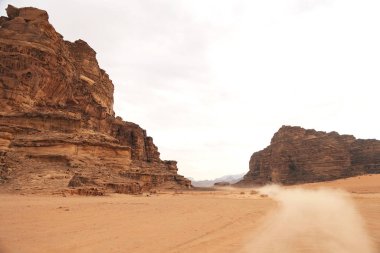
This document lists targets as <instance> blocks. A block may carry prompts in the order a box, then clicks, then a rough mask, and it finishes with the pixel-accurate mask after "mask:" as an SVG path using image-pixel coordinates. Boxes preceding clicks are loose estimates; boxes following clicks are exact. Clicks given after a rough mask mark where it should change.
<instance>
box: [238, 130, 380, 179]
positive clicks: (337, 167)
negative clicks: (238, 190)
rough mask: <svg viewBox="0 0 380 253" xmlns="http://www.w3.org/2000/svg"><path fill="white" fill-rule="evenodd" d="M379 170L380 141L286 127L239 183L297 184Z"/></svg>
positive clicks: (252, 161) (254, 159) (253, 160)
mask: <svg viewBox="0 0 380 253" xmlns="http://www.w3.org/2000/svg"><path fill="white" fill-rule="evenodd" d="M366 173H380V141H377V140H360V139H356V138H355V137H354V136H352V135H339V134H338V133H336V132H331V133H326V132H320V131H315V130H307V129H303V128H301V127H291V126H283V127H281V128H280V130H279V131H278V132H277V133H275V134H274V136H273V138H272V140H271V144H270V145H269V146H268V147H267V148H265V149H264V150H261V151H259V152H256V153H254V154H253V155H252V157H251V159H250V162H249V172H248V173H247V174H246V175H245V176H244V178H243V180H241V181H240V182H239V183H238V184H240V185H243V184H259V185H260V184H267V183H281V184H298V183H308V182H318V181H325V180H334V179H338V178H345V177H350V176H356V175H361V174H366Z"/></svg>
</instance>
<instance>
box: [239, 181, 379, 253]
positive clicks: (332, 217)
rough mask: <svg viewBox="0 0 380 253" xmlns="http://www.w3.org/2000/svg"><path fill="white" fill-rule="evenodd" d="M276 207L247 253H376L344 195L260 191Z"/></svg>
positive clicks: (275, 189) (267, 188)
mask: <svg viewBox="0 0 380 253" xmlns="http://www.w3.org/2000/svg"><path fill="white" fill-rule="evenodd" d="M259 192H260V193H261V194H266V195H268V196H269V197H271V198H273V199H275V200H276V201H278V203H279V207H278V208H277V209H276V211H274V212H273V213H271V214H270V215H269V216H268V217H267V219H266V220H265V222H264V224H263V225H262V227H260V228H258V229H257V230H256V231H257V233H256V234H255V235H254V237H253V240H251V242H250V243H249V245H248V246H247V248H246V252H258V253H277V252H278V253H280V252H281V253H298V252H308V253H314V252H318V253H320V252H324V253H358V252H362V253H375V249H374V247H373V244H372V242H371V239H370V237H369V234H368V233H367V231H366V229H365V225H364V222H363V220H362V218H361V216H360V214H359V212H358V211H357V210H356V209H355V205H354V203H353V202H352V200H351V199H350V197H349V196H348V194H347V193H344V192H342V191H338V190H331V189H318V190H306V189H301V188H294V189H284V188H282V187H280V186H276V185H271V186H265V187H263V188H260V189H259Z"/></svg>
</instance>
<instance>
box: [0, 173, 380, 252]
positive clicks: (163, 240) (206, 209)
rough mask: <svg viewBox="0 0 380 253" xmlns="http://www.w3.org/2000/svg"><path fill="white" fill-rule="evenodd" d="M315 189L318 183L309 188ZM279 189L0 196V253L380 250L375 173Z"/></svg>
mask: <svg viewBox="0 0 380 253" xmlns="http://www.w3.org/2000/svg"><path fill="white" fill-rule="evenodd" d="M320 187H323V188H325V190H322V191H321V190H315V189H319V188H320ZM299 189H304V190H299ZM326 189H331V190H326ZM336 189H339V190H336ZM294 190H295V191H294ZM281 191H282V192H284V194H282V195H281V194H280V195H279V196H280V197H278V196H277V195H273V196H272V195H271V193H270V192H269V193H267V194H265V193H263V192H256V191H253V190H252V189H246V188H245V189H234V188H223V189H218V190H216V191H185V192H158V193H157V194H143V195H137V196H132V195H123V194H113V195H110V196H104V197H81V196H67V197H63V196H57V195H51V196H49V195H33V194H31V195H20V194H0V202H1V205H0V252H2V253H12V252H15V253H16V252H17V253H23V252H28V253H29V252H30V253H33V252H39V253H41V252H141V253H142V252H218V253H222V252H318V251H317V250H320V249H323V250H324V251H325V252H342V251H340V250H342V249H343V250H344V249H345V247H348V248H349V250H348V251H346V252H351V251H352V252H354V251H353V250H355V247H361V249H362V251H361V252H366V251H367V252H368V253H371V252H378V250H379V249H380V175H367V176H360V177H355V178H348V179H342V180H337V181H331V182H324V183H315V184H306V185H300V186H296V187H286V188H285V190H284V189H282V190H281ZM303 191H306V192H308V194H311V195H302V194H303V193H304V192H303ZM319 193H322V195H321V194H319ZM294 194H295V195H294ZM297 194H298V195H297ZM299 194H301V195H299ZM313 194H314V195H313ZM323 194H324V195H323ZM288 195H289V196H291V197H290V198H289V199H290V200H289V199H286V196H288ZM341 195H342V196H344V197H343V198H342V199H341V197H340V196H341ZM281 196H285V199H286V200H285V202H282V201H283V199H284V198H282V197H281ZM300 196H305V199H304V200H302V198H303V197H300ZM334 196H336V197H337V199H332V201H330V197H334ZM288 200H289V201H288ZM292 201H293V202H292ZM284 203H285V204H284ZM303 203H306V204H305V205H304V204H303ZM313 203H315V206H313ZM334 203H338V204H336V206H335V207H333V209H331V208H332V206H334V205H335V204H334ZM346 205H348V206H346ZM326 208H327V209H326ZM329 208H330V209H329ZM289 210H290V211H291V212H295V213H291V214H290V212H289ZM300 210H301V211H300ZM316 210H319V211H316ZM299 211H300V212H299ZM308 212H312V213H309V215H307V213H308ZM303 214H306V215H303ZM274 223H275V224H274ZM343 223H344V224H343ZM314 228H315V229H314ZM300 234H301V236H300ZM289 242H290V243H289ZM321 245H322V246H321ZM321 247H322V248H321ZM323 247H326V248H323Z"/></svg>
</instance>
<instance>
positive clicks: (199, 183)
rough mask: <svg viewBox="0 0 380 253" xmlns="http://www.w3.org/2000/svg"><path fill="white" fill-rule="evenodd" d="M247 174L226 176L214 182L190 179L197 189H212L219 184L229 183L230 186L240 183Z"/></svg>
mask: <svg viewBox="0 0 380 253" xmlns="http://www.w3.org/2000/svg"><path fill="white" fill-rule="evenodd" d="M244 174H245V173H240V174H236V175H226V176H223V177H218V178H215V179H213V180H200V181H197V180H194V179H193V178H189V179H190V180H191V184H192V185H193V186H195V187H211V186H214V184H215V183H218V182H229V183H230V184H234V183H236V182H239V181H240V180H241V179H242V178H243V176H244Z"/></svg>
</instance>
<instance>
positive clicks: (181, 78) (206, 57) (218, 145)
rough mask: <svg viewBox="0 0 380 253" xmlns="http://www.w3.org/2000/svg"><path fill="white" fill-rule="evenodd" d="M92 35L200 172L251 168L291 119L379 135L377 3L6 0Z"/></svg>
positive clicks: (175, 153) (127, 99) (121, 108)
mask: <svg viewBox="0 0 380 253" xmlns="http://www.w3.org/2000/svg"><path fill="white" fill-rule="evenodd" d="M9 3H11V4H13V5H15V6H17V7H21V6H34V7H38V8H42V9H45V10H47V11H48V13H49V15H50V22H51V23H52V24H53V25H54V26H55V28H56V30H57V31H58V32H60V33H61V34H62V35H63V36H64V37H65V39H66V40H70V41H74V40H77V39H79V38H81V39H83V40H85V41H87V42H88V43H89V44H90V46H92V47H93V48H94V50H95V51H96V52H97V57H98V61H99V64H100V66H101V67H102V68H103V69H105V70H106V71H107V73H108V74H109V75H110V78H111V79H112V80H113V83H114V85H115V94H114V97H115V106H114V109H115V112H116V114H117V115H119V116H121V117H122V118H123V119H124V120H127V121H132V122H135V123H138V124H139V125H140V126H141V127H143V128H144V129H147V132H148V134H149V135H150V136H152V137H153V138H154V142H155V144H156V145H157V146H158V147H159V151H160V152H161V158H163V159H171V160H177V161H178V166H179V172H180V173H181V174H183V175H185V176H188V177H193V178H196V179H208V178H214V177H218V176H222V175H226V174H237V173H241V172H246V171H248V161H249V158H250V156H251V154H252V153H253V152H255V151H258V150H261V149H263V148H265V147H266V146H267V145H269V142H270V139H271V137H272V136H273V134H274V133H275V132H276V131H277V130H278V128H280V127H281V126H282V125H297V126H302V127H305V128H314V129H317V130H322V131H337V132H339V133H342V134H343V133H344V134H353V135H355V136H356V137H359V138H377V139H380V116H379V108H380V93H379V92H378V90H379V88H378V87H379V85H380V32H379V31H380V15H379V13H380V1H378V0H356V1H353V0H215V1H207V0H170V1H169V0H125V1H121V0H120V1H105V0H81V1H74V0H65V1H39V0H29V1H26V0H25V1H4V0H0V7H1V14H2V15H4V14H5V11H4V9H5V7H6V5H7V4H9Z"/></svg>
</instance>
